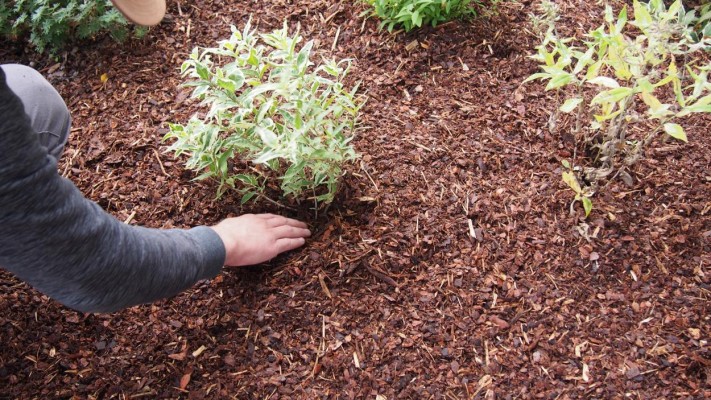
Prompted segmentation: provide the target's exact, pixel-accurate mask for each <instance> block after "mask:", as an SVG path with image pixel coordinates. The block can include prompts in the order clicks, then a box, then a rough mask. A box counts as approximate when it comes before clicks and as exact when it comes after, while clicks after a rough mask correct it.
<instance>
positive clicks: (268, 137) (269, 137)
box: [254, 126, 279, 147]
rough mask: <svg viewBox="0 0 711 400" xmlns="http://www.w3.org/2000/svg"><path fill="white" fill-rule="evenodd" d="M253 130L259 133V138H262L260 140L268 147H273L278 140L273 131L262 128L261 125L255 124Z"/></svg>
mask: <svg viewBox="0 0 711 400" xmlns="http://www.w3.org/2000/svg"><path fill="white" fill-rule="evenodd" d="M254 131H255V132H256V133H257V135H259V138H260V139H262V142H263V143H264V144H265V145H266V146H268V147H275V146H276V145H277V142H278V140H279V139H278V138H277V135H276V133H274V132H273V131H271V130H269V129H266V128H262V127H261V126H255V127H254Z"/></svg>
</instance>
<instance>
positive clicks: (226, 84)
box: [217, 78, 237, 93]
mask: <svg viewBox="0 0 711 400" xmlns="http://www.w3.org/2000/svg"><path fill="white" fill-rule="evenodd" d="M217 86H219V87H221V88H223V89H225V90H227V91H230V92H233V93H234V92H235V91H236V90H237V87H236V86H235V83H234V82H232V81H231V80H230V79H225V78H220V79H218V80H217Z"/></svg>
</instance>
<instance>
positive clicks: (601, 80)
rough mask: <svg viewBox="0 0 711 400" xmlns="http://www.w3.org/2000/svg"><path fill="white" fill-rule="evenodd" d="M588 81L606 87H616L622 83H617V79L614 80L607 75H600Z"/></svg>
mask: <svg viewBox="0 0 711 400" xmlns="http://www.w3.org/2000/svg"><path fill="white" fill-rule="evenodd" d="M588 82H590V83H592V84H595V85H600V86H604V87H606V88H610V89H615V88H618V87H620V84H619V83H617V81H616V80H614V79H612V78H608V77H606V76H598V77H596V78H593V79H590V80H588Z"/></svg>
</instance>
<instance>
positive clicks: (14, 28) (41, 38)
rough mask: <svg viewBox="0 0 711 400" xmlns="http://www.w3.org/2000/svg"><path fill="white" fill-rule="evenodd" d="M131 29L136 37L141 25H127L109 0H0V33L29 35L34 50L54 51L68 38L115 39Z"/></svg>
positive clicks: (11, 36) (7, 35)
mask: <svg viewBox="0 0 711 400" xmlns="http://www.w3.org/2000/svg"><path fill="white" fill-rule="evenodd" d="M131 32H134V33H135V35H136V36H139V37H140V36H141V35H143V34H144V33H145V28H135V29H134V28H131V27H129V26H128V22H127V21H126V19H125V18H124V17H123V16H122V15H121V13H120V12H119V11H118V10H116V9H115V8H114V7H113V6H112V5H111V3H110V1H109V0H16V1H15V2H14V4H7V2H5V1H2V2H0V35H2V36H3V37H8V38H13V39H17V38H21V37H25V36H27V35H29V41H30V43H31V44H32V45H33V46H35V48H36V49H37V51H38V52H40V53H42V52H44V51H45V50H49V51H50V53H52V54H56V53H57V52H59V51H60V50H62V49H63V48H64V46H65V45H66V44H67V43H68V42H69V41H70V40H72V39H88V38H93V37H94V36H96V35H98V34H100V33H108V34H109V35H111V37H113V38H114V39H115V40H117V41H121V40H124V39H126V38H127V37H128V36H129V34H130V33H131Z"/></svg>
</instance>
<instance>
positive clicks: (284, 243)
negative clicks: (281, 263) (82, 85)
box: [276, 237, 306, 253]
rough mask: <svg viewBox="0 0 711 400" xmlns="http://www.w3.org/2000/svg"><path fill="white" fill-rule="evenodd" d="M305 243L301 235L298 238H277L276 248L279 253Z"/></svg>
mask: <svg viewBox="0 0 711 400" xmlns="http://www.w3.org/2000/svg"><path fill="white" fill-rule="evenodd" d="M304 243H306V239H304V238H303V237H299V238H283V239H279V240H277V242H276V244H277V248H278V250H279V253H283V252H285V251H289V250H294V249H295V248H297V247H301V246H303V245H304Z"/></svg>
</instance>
